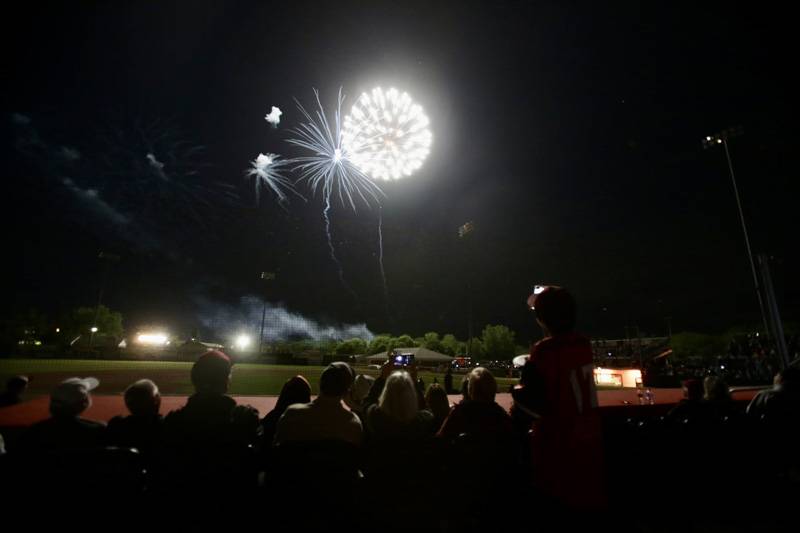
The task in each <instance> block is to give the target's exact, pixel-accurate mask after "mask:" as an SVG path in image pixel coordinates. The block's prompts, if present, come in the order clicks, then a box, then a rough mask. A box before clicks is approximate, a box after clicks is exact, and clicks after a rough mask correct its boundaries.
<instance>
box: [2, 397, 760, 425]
mask: <svg viewBox="0 0 800 533" xmlns="http://www.w3.org/2000/svg"><path fill="white" fill-rule="evenodd" d="M653 390H654V391H655V401H656V404H657V405H661V406H666V405H669V404H674V403H677V402H678V401H680V399H681V390H680V389H653ZM234 398H235V399H236V401H237V402H238V403H240V404H244V405H252V406H253V407H255V408H256V409H258V412H259V413H260V415H261V416H264V415H266V414H267V413H268V412H269V411H270V410H271V409H272V408H273V407H274V406H275V402H276V401H277V397H276V396H234ZM460 399H461V396H460V395H456V394H452V395H450V402H451V403H456V402H458V401H459V400H460ZM737 399H742V400H744V399H746V398H745V397H741V398H737ZM598 400H599V403H600V407H624V406H626V405H630V406H634V405H635V406H637V407H639V401H638V396H637V394H636V391H635V390H629V389H625V390H615V391H600V392H599V393H598ZM626 402H627V403H626ZM185 403H186V396H184V395H175V396H164V397H162V400H161V413H162V414H166V413H168V412H170V411H172V410H174V409H177V408H179V407H181V406H182V405H184V404H185ZM497 403H499V404H500V405H502V406H503V407H504V408H505V409H510V407H511V403H512V399H511V395H510V394H507V393H501V394H498V395H497ZM48 406H49V400H48V398H47V397H46V396H39V397H38V398H34V399H32V400H29V401H26V402H23V403H21V404H19V405H14V406H11V407H5V408H2V409H0V428H4V427H6V428H7V427H23V426H28V425H30V424H33V423H35V422H38V421H39V420H44V419H45V418H47V417H48V416H49V413H48ZM125 414H127V411H126V409H125V402H124V401H123V398H122V396H121V395H119V394H115V395H103V394H95V395H93V402H92V406H91V407H90V408H89V409H88V410H87V411H86V412H85V413H84V415H83V416H84V418H88V419H91V420H98V421H103V422H107V421H109V420H110V419H111V418H112V417H114V416H117V415H125Z"/></svg>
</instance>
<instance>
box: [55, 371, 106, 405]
mask: <svg viewBox="0 0 800 533" xmlns="http://www.w3.org/2000/svg"><path fill="white" fill-rule="evenodd" d="M99 384H100V380H98V379H97V378H69V379H65V380H64V381H62V382H61V383H59V384H58V386H57V387H56V388H55V389H54V390H53V392H52V393H51V394H50V401H51V402H52V403H57V404H61V405H64V406H67V405H76V404H79V403H81V402H82V401H83V400H84V398H86V397H87V396H89V391H91V390H94V389H96V388H97V386H98V385H99Z"/></svg>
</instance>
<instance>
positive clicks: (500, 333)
mask: <svg viewBox="0 0 800 533" xmlns="http://www.w3.org/2000/svg"><path fill="white" fill-rule="evenodd" d="M481 337H482V338H481V340H482V341H483V351H484V355H485V357H487V358H490V359H512V358H514V356H515V355H517V348H516V346H515V345H514V332H513V331H511V330H510V329H508V327H506V326H486V327H485V328H483V335H482V336H481Z"/></svg>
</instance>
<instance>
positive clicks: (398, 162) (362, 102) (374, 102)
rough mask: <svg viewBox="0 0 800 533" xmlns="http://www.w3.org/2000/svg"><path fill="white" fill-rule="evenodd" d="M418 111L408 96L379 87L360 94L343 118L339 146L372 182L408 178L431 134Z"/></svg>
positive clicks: (427, 147)
mask: <svg viewBox="0 0 800 533" xmlns="http://www.w3.org/2000/svg"><path fill="white" fill-rule="evenodd" d="M428 126H429V120H428V117H427V116H426V115H425V112H424V111H423V110H422V107H421V106H420V105H418V104H415V103H414V101H413V100H412V99H411V97H410V96H409V95H408V93H405V92H402V93H401V92H400V91H398V90H397V89H394V88H392V89H389V90H388V91H386V92H384V91H383V89H381V88H380V87H376V88H375V89H372V91H371V92H369V93H363V94H362V95H361V96H360V97H359V98H358V100H357V101H356V103H355V104H353V108H352V110H351V111H350V114H349V115H347V116H346V117H345V118H344V126H343V129H342V146H343V147H344V149H345V150H346V152H347V153H348V154H349V158H350V160H351V161H352V162H353V164H354V165H355V166H357V167H358V168H359V169H360V170H361V171H362V172H364V173H365V174H367V175H368V176H369V177H371V178H372V179H376V180H377V179H380V180H396V179H399V178H402V177H405V176H410V175H411V174H413V173H414V171H416V170H417V169H419V168H420V167H421V166H422V163H423V162H424V161H425V158H426V157H427V156H428V153H429V152H430V147H431V143H432V141H433V134H432V133H431V131H430V129H429V128H428Z"/></svg>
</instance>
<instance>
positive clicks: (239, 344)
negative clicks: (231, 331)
mask: <svg viewBox="0 0 800 533" xmlns="http://www.w3.org/2000/svg"><path fill="white" fill-rule="evenodd" d="M234 344H235V345H236V348H238V349H239V350H244V349H246V348H247V347H248V346H250V337H249V336H248V335H239V336H238V337H236V340H235V341H234Z"/></svg>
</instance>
